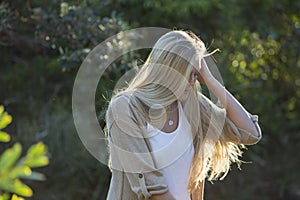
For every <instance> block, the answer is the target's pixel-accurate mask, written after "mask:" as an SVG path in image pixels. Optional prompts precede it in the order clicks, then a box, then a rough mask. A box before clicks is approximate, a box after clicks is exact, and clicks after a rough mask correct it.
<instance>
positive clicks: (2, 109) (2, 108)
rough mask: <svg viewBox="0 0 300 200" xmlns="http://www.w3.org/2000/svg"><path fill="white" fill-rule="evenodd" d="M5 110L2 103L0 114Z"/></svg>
mask: <svg viewBox="0 0 300 200" xmlns="http://www.w3.org/2000/svg"><path fill="white" fill-rule="evenodd" d="M3 111H4V106H2V105H0V115H1V114H2V113H3Z"/></svg>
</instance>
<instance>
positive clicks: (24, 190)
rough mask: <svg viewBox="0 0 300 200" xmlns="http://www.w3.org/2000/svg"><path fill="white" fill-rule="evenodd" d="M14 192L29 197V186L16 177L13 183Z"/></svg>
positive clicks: (30, 191) (30, 194) (30, 192)
mask: <svg viewBox="0 0 300 200" xmlns="http://www.w3.org/2000/svg"><path fill="white" fill-rule="evenodd" d="M12 192H14V193H16V194H19V195H22V196H24V197H31V196H32V190H31V188H30V187H28V186H27V185H25V184H24V183H22V182H21V181H20V180H18V179H16V180H15V181H14V185H13V191H12Z"/></svg>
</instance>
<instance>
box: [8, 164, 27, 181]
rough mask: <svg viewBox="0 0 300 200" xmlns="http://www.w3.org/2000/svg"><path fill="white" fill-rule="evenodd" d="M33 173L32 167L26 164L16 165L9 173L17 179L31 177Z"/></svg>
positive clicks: (10, 176) (9, 175) (11, 177)
mask: <svg viewBox="0 0 300 200" xmlns="http://www.w3.org/2000/svg"><path fill="white" fill-rule="evenodd" d="M31 174H32V171H31V169H30V167H28V166H26V165H22V166H17V167H14V168H13V169H12V170H11V171H10V172H9V174H8V177H9V178H10V179H16V178H19V177H29V176H30V175H31Z"/></svg>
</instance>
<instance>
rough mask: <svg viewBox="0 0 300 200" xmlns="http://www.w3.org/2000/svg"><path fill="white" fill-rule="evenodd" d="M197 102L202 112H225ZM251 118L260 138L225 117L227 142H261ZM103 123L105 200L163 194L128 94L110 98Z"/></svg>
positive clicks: (132, 199) (163, 187)
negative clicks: (107, 156) (105, 134)
mask: <svg viewBox="0 0 300 200" xmlns="http://www.w3.org/2000/svg"><path fill="white" fill-rule="evenodd" d="M200 95H201V96H202V97H204V96H203V95H202V94H200ZM199 102H200V104H202V106H203V107H204V111H203V112H211V111H212V110H213V111H214V112H216V113H222V112H223V113H222V114H224V112H225V109H220V108H218V107H217V106H215V105H214V104H213V103H211V101H209V100H208V99H207V98H201V100H200V101H199ZM201 112H202V111H201ZM225 115H226V114H225ZM250 116H251V118H252V121H253V122H254V123H255V125H256V127H257V129H258V130H259V133H260V136H259V137H255V136H253V135H252V134H251V133H249V132H247V131H245V130H242V129H239V128H238V127H237V126H235V124H234V123H233V122H232V121H231V120H230V119H229V118H227V117H226V120H225V124H224V128H223V132H222V133H223V134H225V138H226V140H228V141H229V142H234V143H240V144H255V143H257V142H258V141H259V140H260V139H261V131H260V128H259V125H258V123H257V122H258V117H257V116H256V115H250ZM106 120H107V130H108V141H109V151H110V162H111V170H112V178H111V182H110V187H109V191H108V195H107V200H121V199H123V200H135V199H137V200H139V199H149V198H150V197H151V195H154V194H163V193H166V192H167V191H168V186H167V185H166V184H165V181H164V177H163V175H162V173H161V172H160V171H159V170H158V169H157V168H156V165H155V161H154V159H153V157H152V154H151V153H150V152H151V146H150V143H149V140H148V139H147V136H146V133H145V128H144V126H145V125H146V122H145V121H144V120H143V119H142V117H141V115H140V114H139V113H138V112H137V109H135V108H134V106H133V105H132V103H131V101H130V95H129V94H122V95H120V96H118V97H116V98H114V99H113V101H112V102H111V103H110V105H109V108H108V112H107V118H106ZM128 122H130V123H128ZM130 124H131V125H130ZM132 124H135V126H133V125H132ZM198 194H200V196H201V197H199V195H197V196H198V197H197V198H195V197H194V195H195V194H193V195H192V196H193V200H195V199H202V198H203V197H202V188H201V191H199V193H198Z"/></svg>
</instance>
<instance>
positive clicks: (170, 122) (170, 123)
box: [168, 103, 174, 126]
mask: <svg viewBox="0 0 300 200" xmlns="http://www.w3.org/2000/svg"><path fill="white" fill-rule="evenodd" d="M172 105H173V103H172V104H171V105H170V115H171V113H172V112H173V109H172ZM168 124H169V126H172V125H173V124H174V121H173V120H172V119H171V118H170V116H169V121H168Z"/></svg>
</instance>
